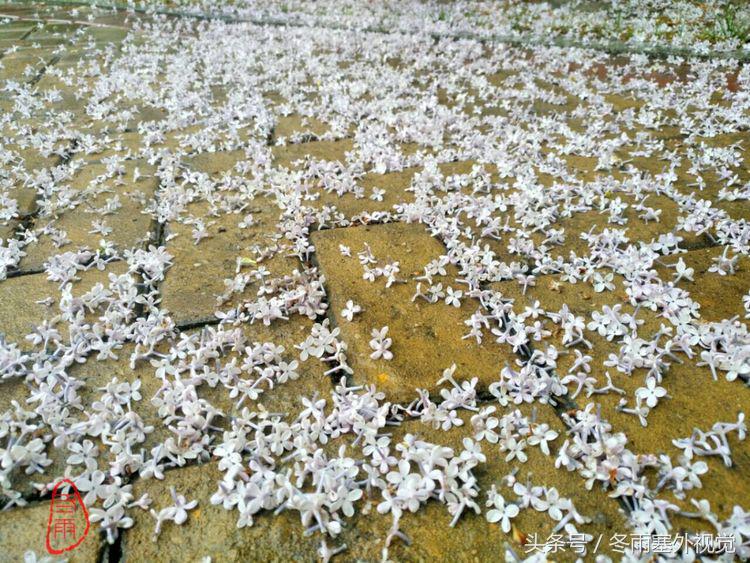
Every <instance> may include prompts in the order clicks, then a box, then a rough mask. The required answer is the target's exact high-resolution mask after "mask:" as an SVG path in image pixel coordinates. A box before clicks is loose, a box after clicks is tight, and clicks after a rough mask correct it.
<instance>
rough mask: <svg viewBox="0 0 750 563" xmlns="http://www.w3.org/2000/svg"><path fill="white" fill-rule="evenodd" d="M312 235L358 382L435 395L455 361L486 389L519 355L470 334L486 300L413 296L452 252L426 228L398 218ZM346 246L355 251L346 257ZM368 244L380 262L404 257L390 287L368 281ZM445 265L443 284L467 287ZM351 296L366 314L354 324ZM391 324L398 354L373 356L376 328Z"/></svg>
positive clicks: (393, 392) (396, 397) (391, 394)
mask: <svg viewBox="0 0 750 563" xmlns="http://www.w3.org/2000/svg"><path fill="white" fill-rule="evenodd" d="M312 240H313V243H314V244H315V248H316V256H317V258H318V261H319V263H320V266H321V270H322V272H323V275H325V276H326V289H327V292H328V295H329V299H330V303H331V312H332V313H333V315H334V317H335V319H336V324H337V326H338V327H339V328H340V329H341V334H342V336H343V337H344V340H345V341H346V342H347V344H348V345H349V355H350V356H351V360H350V362H351V365H352V368H353V369H354V370H355V373H356V374H360V373H361V374H362V376H361V377H362V379H361V380H359V381H358V382H360V383H367V384H374V385H376V386H377V387H378V389H381V390H382V391H384V392H385V393H386V396H387V397H388V398H389V399H390V400H393V401H396V402H408V401H410V400H412V399H414V398H415V395H414V389H415V388H421V389H427V390H428V391H430V392H431V393H434V392H435V391H436V383H437V380H438V379H439V378H440V375H441V374H442V372H443V370H445V369H447V368H449V367H450V366H451V365H452V364H454V363H455V364H456V366H457V371H458V373H459V374H461V376H462V377H466V378H470V377H478V378H479V381H480V387H482V388H486V386H487V385H488V384H489V383H490V382H491V381H493V380H494V378H496V377H497V374H498V372H499V370H500V369H501V368H502V366H503V365H505V364H512V363H513V362H514V361H515V356H514V354H513V352H512V350H510V348H508V347H505V346H500V345H493V344H491V343H490V342H486V343H484V344H483V345H482V346H478V345H477V344H476V342H473V341H470V340H462V336H463V335H464V334H465V332H466V328H465V326H464V324H463V321H464V320H465V319H466V318H468V316H470V315H471V314H472V313H473V312H474V311H475V310H476V309H477V308H478V307H479V302H478V301H474V300H472V299H470V298H464V299H463V301H462V303H461V306H460V307H459V308H456V307H453V306H452V305H447V304H445V303H444V302H443V301H442V300H441V301H440V302H439V303H435V304H429V303H426V302H425V301H423V300H421V299H420V300H417V301H415V302H412V300H411V298H412V295H413V294H414V292H415V290H416V287H417V283H418V282H417V281H415V278H417V277H419V276H421V275H423V273H424V272H423V269H424V268H425V266H427V265H428V263H430V262H431V261H433V260H439V259H440V257H441V256H442V255H443V254H444V253H445V249H444V247H443V246H442V245H441V244H440V242H438V241H437V240H435V239H434V238H432V237H431V236H430V235H429V233H428V232H427V231H426V230H425V228H424V227H423V226H421V225H405V224H397V223H394V224H386V225H375V226H370V227H353V228H350V229H345V230H344V229H332V230H328V231H320V232H318V233H315V234H314V235H313V237H312ZM342 244H343V245H346V246H348V247H349V248H350V249H351V253H352V256H351V257H343V256H342V255H341V251H340V249H339V245H342ZM365 245H367V246H365ZM367 247H369V248H370V250H371V252H372V255H373V256H374V257H375V259H376V260H377V261H378V263H377V264H373V265H372V266H371V267H373V268H374V267H383V266H385V265H387V264H388V263H390V262H392V261H393V260H395V259H396V258H397V257H398V262H399V269H400V272H398V273H397V274H396V276H395V277H396V280H397V281H396V282H395V283H394V284H393V285H392V286H391V287H389V288H386V287H385V284H386V282H385V280H383V279H382V278H381V279H377V280H375V281H374V282H369V281H366V280H365V279H363V268H362V266H361V265H360V263H359V261H358V259H357V253H358V252H362V251H364V250H366V248H367ZM445 269H446V273H447V275H446V276H439V277H437V278H436V282H437V280H441V281H443V282H444V287H445V288H446V290H447V288H448V287H452V289H453V290H455V291H460V289H461V287H462V286H461V285H459V284H458V283H457V282H456V281H455V280H456V277H457V272H456V270H455V269H454V268H453V267H451V266H446V268H445ZM400 280H403V281H400ZM348 300H352V301H353V302H354V303H355V304H356V305H359V306H360V307H362V313H361V314H359V315H357V316H356V317H354V320H353V321H352V322H347V321H346V320H345V319H344V318H343V317H342V314H341V311H342V310H343V309H344V307H345V306H346V302H347V301H348ZM385 326H387V327H389V336H395V338H394V339H393V346H392V348H391V351H392V353H393V359H392V360H389V361H386V360H383V359H371V358H370V354H371V353H372V349H371V348H370V345H369V341H370V340H371V338H372V335H371V332H372V331H373V330H375V329H377V330H381V329H382V328H383V327H385ZM488 340H489V338H488Z"/></svg>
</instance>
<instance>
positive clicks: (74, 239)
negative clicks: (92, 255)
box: [20, 161, 159, 270]
mask: <svg viewBox="0 0 750 563" xmlns="http://www.w3.org/2000/svg"><path fill="white" fill-rule="evenodd" d="M136 168H139V171H140V173H142V174H143V177H141V178H139V179H138V181H136V182H134V181H133V175H134V174H135V169H136ZM106 171H107V166H106V165H104V164H91V165H89V166H84V167H83V168H82V169H81V170H80V171H78V172H77V173H76V175H75V176H74V177H73V178H72V179H71V181H70V185H71V187H72V188H73V189H74V190H76V194H75V196H76V197H77V198H80V201H79V202H76V203H77V206H76V207H74V208H73V209H65V210H60V211H59V212H56V216H52V217H51V216H49V215H47V214H40V215H39V216H38V217H37V218H36V221H35V223H34V227H35V229H37V231H38V230H39V229H44V228H45V227H46V226H48V225H49V226H51V227H53V228H55V229H58V230H62V231H65V232H66V233H67V238H68V239H69V240H70V243H68V244H66V245H64V246H62V247H59V248H58V247H56V246H55V244H54V242H53V240H52V237H51V236H50V235H47V234H40V236H39V240H38V242H35V243H32V244H31V245H29V246H28V247H27V248H26V256H25V257H24V258H23V259H22V260H21V263H20V268H21V270H36V269H39V268H40V267H41V266H42V265H43V264H44V262H45V261H46V260H48V259H49V258H50V257H51V256H54V255H55V254H59V253H62V252H67V251H70V250H73V249H80V248H89V249H96V248H98V247H99V244H100V241H101V240H102V239H104V240H107V241H109V242H112V243H113V244H114V245H115V247H116V248H117V249H118V250H120V251H122V250H125V249H134V248H138V247H140V246H142V245H143V244H145V243H146V242H147V241H149V240H150V239H151V237H152V223H153V220H152V218H151V216H150V215H148V214H146V213H144V210H145V208H146V205H147V204H148V202H149V201H150V199H151V198H152V197H153V196H154V194H155V192H156V188H157V187H158V184H159V182H158V179H157V178H156V177H155V176H154V175H153V169H150V167H149V166H148V165H147V164H146V163H145V162H138V163H137V162H135V161H131V162H125V163H124V173H123V174H122V176H118V177H116V178H111V179H106V180H104V182H100V181H99V180H98V179H97V178H100V177H104V175H105V174H106ZM115 198H116V199H117V200H118V201H119V204H120V207H119V208H117V209H113V210H112V211H111V212H109V213H107V212H103V211H102V210H103V209H106V207H107V205H108V201H112V200H114V199H115ZM96 221H102V222H103V223H104V224H105V225H106V226H107V227H109V228H111V229H112V232H111V233H109V234H108V235H106V236H104V235H102V234H101V233H99V232H94V233H92V232H90V231H91V230H92V228H93V224H94V222H96Z"/></svg>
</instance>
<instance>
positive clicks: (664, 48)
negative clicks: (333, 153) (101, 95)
mask: <svg viewBox="0 0 750 563" xmlns="http://www.w3.org/2000/svg"><path fill="white" fill-rule="evenodd" d="M44 4H52V5H60V6H70V5H74V6H89V7H94V8H102V9H110V10H120V11H128V12H137V13H142V14H147V15H153V14H159V15H164V16H171V17H177V18H193V19H198V20H220V21H223V22H226V23H252V24H254V25H259V26H270V27H312V28H320V29H330V30H333V31H353V32H360V33H380V34H387V33H394V31H391V30H388V29H385V28H383V27H366V28H363V29H353V28H351V27H347V26H344V25H330V24H329V25H315V26H309V25H307V24H303V23H298V22H289V21H285V20H279V19H274V18H261V19H257V18H240V17H235V16H228V15H224V14H204V13H191V12H185V11H181V10H170V9H166V8H155V7H152V8H141V7H134V6H129V5H127V4H121V3H117V2H115V3H110V4H107V3H101V2H84V1H80V0H46V1H45V2H44ZM395 33H399V32H395ZM426 35H427V36H429V37H430V38H432V39H433V40H434V41H439V40H441V39H452V40H462V39H470V40H474V41H478V42H480V43H505V44H508V45H513V46H516V47H561V48H572V49H589V50H592V51H600V52H603V53H607V54H610V55H646V56H649V57H653V58H657V59H667V58H670V57H684V58H692V59H702V60H735V61H740V62H748V61H750V51H748V50H744V49H739V50H734V51H709V52H705V51H701V50H698V49H693V48H689V47H672V46H670V45H658V44H652V43H645V42H639V43H624V42H622V41H579V40H573V39H566V38H564V37H559V36H554V37H538V36H534V35H506V34H494V35H492V34H487V35H485V34H481V33H472V32H453V33H435V32H433V33H428V34H426Z"/></svg>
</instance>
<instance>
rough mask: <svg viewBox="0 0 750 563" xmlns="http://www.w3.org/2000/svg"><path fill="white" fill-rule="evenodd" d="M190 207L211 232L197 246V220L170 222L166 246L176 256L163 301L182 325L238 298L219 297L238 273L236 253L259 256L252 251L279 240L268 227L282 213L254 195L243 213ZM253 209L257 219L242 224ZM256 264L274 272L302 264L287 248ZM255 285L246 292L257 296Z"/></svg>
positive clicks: (210, 314)
mask: <svg viewBox="0 0 750 563" xmlns="http://www.w3.org/2000/svg"><path fill="white" fill-rule="evenodd" d="M191 213H192V215H193V217H195V218H199V219H203V220H204V222H205V224H206V227H207V230H208V232H209V233H210V234H211V236H210V237H208V238H206V239H203V240H201V241H200V243H199V244H198V245H197V246H196V245H195V244H194V241H193V238H192V232H193V229H194V226H193V225H191V224H188V223H186V222H182V223H179V222H172V223H170V225H169V226H168V228H167V236H168V237H169V240H168V242H167V252H169V253H170V254H171V255H172V256H173V264H172V266H171V268H170V269H169V270H168V271H167V274H166V276H165V279H164V282H163V284H162V288H161V291H162V306H163V307H164V308H166V309H167V310H169V311H170V313H171V314H172V318H173V320H174V321H175V322H176V323H177V324H178V325H182V324H187V323H195V322H201V321H206V320H211V319H214V318H215V317H214V313H215V312H216V311H218V310H227V309H229V308H230V307H232V306H233V304H236V301H232V302H229V303H225V304H223V305H221V306H220V305H219V303H218V302H217V297H219V296H220V295H222V294H223V293H224V292H225V290H226V287H225V285H224V280H225V279H232V278H234V277H235V275H236V268H237V260H238V259H240V258H249V259H254V258H257V255H256V254H255V253H254V251H253V248H254V247H255V246H258V247H261V248H265V247H267V246H271V245H273V244H274V243H275V241H274V240H273V239H272V238H271V237H269V233H272V232H274V229H275V225H276V222H277V221H278V219H279V216H280V212H279V210H278V207H276V205H275V204H274V203H272V202H270V201H268V200H265V199H257V200H255V202H254V204H253V205H251V206H249V207H247V208H246V209H245V210H243V212H242V214H239V213H229V214H225V215H219V216H217V217H214V216H212V215H211V214H210V213H208V210H207V207H206V206H205V205H204V204H197V205H196V207H195V209H194V210H193V211H191ZM249 214H252V216H253V225H252V226H250V227H248V228H244V229H243V228H242V227H240V226H239V224H240V223H241V222H242V221H243V220H244V218H245V216H246V215H249ZM173 235H177V236H174V237H173ZM258 266H259V267H260V266H264V267H265V268H267V269H268V270H269V272H270V273H271V277H278V276H280V275H286V274H290V273H292V272H293V271H294V270H295V269H301V263H300V262H299V261H298V260H297V259H296V258H292V257H289V256H287V253H286V251H285V250H283V249H282V250H280V251H279V252H278V253H276V254H275V255H274V256H272V257H270V258H268V259H266V260H263V261H262V262H259V263H258ZM255 291H257V284H252V285H250V286H249V287H248V288H247V289H246V292H245V295H252V296H254V295H255ZM252 299H253V300H254V299H255V298H254V297H253V298H252Z"/></svg>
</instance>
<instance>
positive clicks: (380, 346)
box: [370, 326, 393, 360]
mask: <svg viewBox="0 0 750 563" xmlns="http://www.w3.org/2000/svg"><path fill="white" fill-rule="evenodd" d="M387 334H388V327H387V326H384V327H383V328H381V329H380V330H378V329H376V328H374V329H372V333H371V336H372V340H370V348H372V349H373V350H374V351H373V353H372V354H370V357H371V358H372V359H373V360H377V359H379V358H383V359H384V360H390V359H392V358H393V353H392V352H391V351H390V350H389V348H390V347H391V344H392V343H393V340H392V339H390V338H388V337H387V336H386V335H387Z"/></svg>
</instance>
